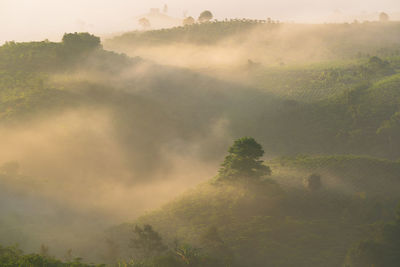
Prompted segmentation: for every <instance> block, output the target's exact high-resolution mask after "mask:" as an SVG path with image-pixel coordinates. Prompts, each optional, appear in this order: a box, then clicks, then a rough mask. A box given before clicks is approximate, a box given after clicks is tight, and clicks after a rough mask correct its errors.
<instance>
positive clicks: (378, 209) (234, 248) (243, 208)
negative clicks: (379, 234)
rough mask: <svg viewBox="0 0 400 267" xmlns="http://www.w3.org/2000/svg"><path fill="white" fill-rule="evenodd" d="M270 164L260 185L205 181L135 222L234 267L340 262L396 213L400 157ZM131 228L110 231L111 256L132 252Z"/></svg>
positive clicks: (313, 159)
mask: <svg viewBox="0 0 400 267" xmlns="http://www.w3.org/2000/svg"><path fill="white" fill-rule="evenodd" d="M274 162H280V163H279V164H274V163H273V162H271V163H272V165H270V166H272V171H273V175H272V176H271V177H270V179H268V180H265V181H264V182H263V183H262V184H251V183H250V184H247V185H245V184H242V183H227V184H222V185H216V184H214V183H213V182H208V183H204V184H201V185H199V186H197V187H196V188H194V189H192V190H189V191H188V192H186V193H185V194H183V195H182V196H180V197H178V198H177V199H175V200H174V201H172V202H170V203H168V204H166V205H165V206H163V207H162V208H160V209H158V210H155V211H153V212H150V213H148V214H146V215H144V216H142V217H140V218H139V219H138V220H136V221H135V222H134V223H133V225H134V224H139V225H143V224H150V225H152V226H153V227H154V228H155V229H156V230H157V231H159V233H160V234H161V235H162V236H163V238H164V239H165V242H166V243H168V244H172V243H173V241H174V239H177V240H179V241H180V242H182V243H188V244H192V245H193V246H195V247H198V248H201V251H202V253H206V254H207V253H208V255H214V254H215V253H216V255H218V257H219V258H223V257H224V255H225V256H227V257H231V258H233V262H234V264H233V266H265V264H266V263H267V264H268V266H340V265H342V264H343V262H344V259H345V257H346V253H347V251H348V250H349V249H350V247H351V246H352V245H353V243H355V242H357V241H359V240H360V239H363V238H364V237H365V236H369V231H370V229H371V228H372V224H374V223H376V222H380V221H389V220H391V219H393V211H394V207H395V205H396V203H397V201H398V200H399V195H400V194H399V188H400V187H399V185H400V179H399V176H398V173H399V168H400V164H399V163H398V162H391V161H384V160H379V159H373V158H366V157H355V156H334V157H333V156H332V157H305V156H303V157H297V158H293V159H289V158H286V159H281V160H278V161H274ZM315 172H318V173H320V174H321V179H322V184H323V189H321V191H315V192H313V191H309V190H307V189H306V188H305V187H304V186H303V179H304V178H305V177H307V176H308V175H310V174H311V173H315ZM378 177H379V178H378ZM350 185H356V186H350ZM361 190H363V191H361ZM384 192H392V193H391V194H388V195H385V193H384ZM132 229H133V228H132V224H123V225H120V226H118V227H114V228H112V229H110V230H109V231H108V232H107V237H108V238H109V239H110V240H112V241H113V242H115V243H113V244H115V246H116V247H118V249H117V252H118V253H120V254H117V255H114V256H116V257H122V258H124V257H127V256H128V255H132V253H133V251H132V248H130V247H129V245H128V244H129V240H130V238H131V237H132V236H133V233H132ZM210 232H212V233H213V234H212V236H211V237H210V236H209V234H210ZM213 242H214V243H213ZM218 242H222V243H219V244H220V246H222V247H223V248H222V247H218ZM221 244H223V245H221ZM106 249H107V248H106ZM108 249H111V248H110V247H108ZM166 266H167V265H166Z"/></svg>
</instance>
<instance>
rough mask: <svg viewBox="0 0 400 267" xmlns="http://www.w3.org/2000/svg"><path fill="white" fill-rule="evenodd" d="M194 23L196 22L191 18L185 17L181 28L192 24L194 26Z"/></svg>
mask: <svg viewBox="0 0 400 267" xmlns="http://www.w3.org/2000/svg"><path fill="white" fill-rule="evenodd" d="M195 22H196V21H195V20H194V18H193V17H187V18H184V19H183V26H186V25H192V24H194V23H195Z"/></svg>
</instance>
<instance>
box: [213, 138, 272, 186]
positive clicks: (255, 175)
mask: <svg viewBox="0 0 400 267" xmlns="http://www.w3.org/2000/svg"><path fill="white" fill-rule="evenodd" d="M228 152H229V154H228V155H227V156H226V157H225V160H224V162H223V163H222V164H221V168H220V169H219V174H218V180H247V181H248V180H258V179H260V178H262V177H264V176H268V175H270V174H271V169H270V168H269V167H268V166H265V165H263V161H262V160H261V157H262V156H263V155H264V150H263V148H262V147H261V145H260V144H259V143H257V141H256V140H254V138H252V137H243V138H240V139H238V140H236V141H235V142H234V143H233V145H232V146H231V147H230V148H229V150H228Z"/></svg>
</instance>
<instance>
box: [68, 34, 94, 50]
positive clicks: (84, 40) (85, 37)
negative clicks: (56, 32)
mask: <svg viewBox="0 0 400 267" xmlns="http://www.w3.org/2000/svg"><path fill="white" fill-rule="evenodd" d="M62 43H63V44H64V46H65V47H66V48H68V49H70V50H73V51H74V52H85V51H91V50H94V49H98V48H101V42H100V38H99V37H97V36H94V35H92V34H90V33H87V32H80V33H77V32H75V33H66V34H64V36H63V38H62Z"/></svg>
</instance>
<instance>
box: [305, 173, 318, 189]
mask: <svg viewBox="0 0 400 267" xmlns="http://www.w3.org/2000/svg"><path fill="white" fill-rule="evenodd" d="M303 182H304V186H305V187H306V188H307V189H308V190H310V191H311V192H315V191H317V190H319V189H320V188H321V187H322V183H321V176H320V175H319V174H315V173H313V174H311V175H310V176H308V177H307V178H306V179H304V181H303Z"/></svg>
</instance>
